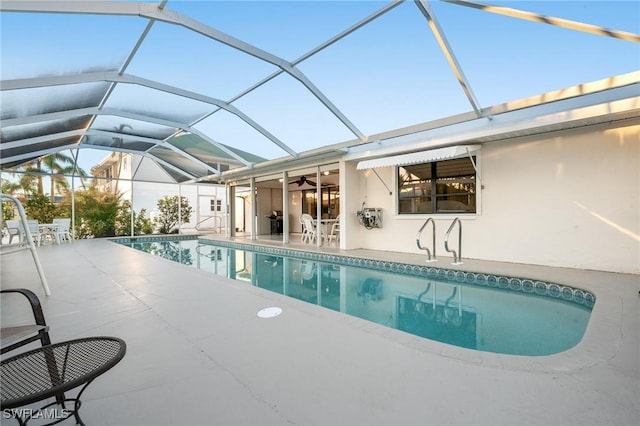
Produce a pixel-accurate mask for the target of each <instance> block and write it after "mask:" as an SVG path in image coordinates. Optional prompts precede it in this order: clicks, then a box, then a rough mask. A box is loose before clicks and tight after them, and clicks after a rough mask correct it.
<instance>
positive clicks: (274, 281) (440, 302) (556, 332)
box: [114, 236, 595, 356]
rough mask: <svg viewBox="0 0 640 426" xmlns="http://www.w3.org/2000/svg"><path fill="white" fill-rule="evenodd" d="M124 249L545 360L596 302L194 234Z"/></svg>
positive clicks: (553, 287) (554, 288) (559, 290)
mask: <svg viewBox="0 0 640 426" xmlns="http://www.w3.org/2000/svg"><path fill="white" fill-rule="evenodd" d="M114 241H115V242H117V243H120V244H123V245H126V246H129V247H132V248H134V249H137V250H141V251H144V252H147V253H150V254H153V255H156V256H160V257H164V258H167V259H170V260H173V261H176V262H180V263H182V264H185V265H189V266H192V267H196V268H199V269H201V270H204V271H208V272H210V273H213V274H216V275H220V276H224V277H228V278H232V279H235V280H239V281H243V282H246V283H247V284H250V285H253V286H256V287H260V288H263V289H266V290H269V291H274V292H277V293H280V294H284V295H286V296H289V297H293V298H296V299H299V300H303V301H306V302H309V303H313V304H316V305H319V306H322V307H324V308H328V309H332V310H335V311H339V312H342V313H345V314H348V315H352V316H356V317H359V318H362V319H366V320H368V321H373V322H376V323H379V324H382V325H385V326H388V327H391V328H395V329H398V330H401V331H404V332H408V333H411V334H414V335H417V336H421V337H424V338H427V339H432V340H436V341H439V342H442V343H446V344H451V345H456V346H460V347H464V348H468V349H474V350H479V351H485V352H495V353H503V354H510V355H527V356H540V355H550V354H554V353H558V352H562V351H565V350H567V349H570V348H571V347H573V346H575V345H576V344H577V343H578V342H579V341H580V340H581V338H582V336H583V334H584V331H585V329H586V326H587V323H588V321H589V317H590V314H591V308H592V307H593V304H594V303H595V297H594V296H593V294H591V293H590V292H587V291H584V290H581V289H576V288H572V287H567V286H562V285H559V284H555V283H548V282H541V281H535V280H530V279H526V278H525V279H523V278H512V277H501V276H495V275H488V274H478V273H473V272H461V271H452V270H447V269H442V268H435V267H431V266H417V265H406V264H402V263H395V262H387V261H379V260H368V259H361V258H355V257H349V256H341V255H332V254H326V253H317V252H311V251H309V252H307V251H294V250H289V249H284V248H279V247H265V246H255V245H249V244H242V243H234V242H228V241H215V242H213V241H205V240H198V239H197V238H196V237H194V236H181V237H164V238H162V239H160V238H154V237H140V238H119V239H115V240H114Z"/></svg>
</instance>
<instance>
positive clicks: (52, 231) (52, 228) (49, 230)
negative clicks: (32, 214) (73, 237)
mask: <svg viewBox="0 0 640 426" xmlns="http://www.w3.org/2000/svg"><path fill="white" fill-rule="evenodd" d="M38 232H39V234H40V235H44V236H47V235H50V236H52V237H53V238H54V241H55V242H56V244H60V236H59V235H58V224H57V223H39V224H38Z"/></svg>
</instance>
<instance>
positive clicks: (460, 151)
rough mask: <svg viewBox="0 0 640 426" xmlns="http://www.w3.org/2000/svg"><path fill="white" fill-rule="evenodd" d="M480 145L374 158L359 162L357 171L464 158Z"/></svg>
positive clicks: (449, 147) (457, 146) (478, 148)
mask: <svg viewBox="0 0 640 426" xmlns="http://www.w3.org/2000/svg"><path fill="white" fill-rule="evenodd" d="M480 146H481V145H456V146H448V147H446V148H438V149H430V150H428V151H420V152H411V153H409V154H402V155H394V156H391V157H382V158H375V159H373V160H364V161H360V162H359V163H358V165H357V166H356V168H357V169H358V170H365V169H374V168H377V167H390V166H406V165H407V164H417V163H429V162H432V161H437V160H447V159H452V158H459V157H465V156H467V155H469V153H472V152H474V151H479V150H480Z"/></svg>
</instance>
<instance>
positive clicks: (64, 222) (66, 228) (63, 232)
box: [53, 218, 73, 242]
mask: <svg viewBox="0 0 640 426" xmlns="http://www.w3.org/2000/svg"><path fill="white" fill-rule="evenodd" d="M53 224H54V225H58V227H57V230H56V231H55V232H56V233H57V234H58V238H57V240H58V241H59V242H63V241H68V242H71V240H72V239H73V238H72V237H71V229H70V228H71V219H69V218H60V219H53Z"/></svg>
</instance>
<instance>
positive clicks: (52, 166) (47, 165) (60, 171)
mask: <svg viewBox="0 0 640 426" xmlns="http://www.w3.org/2000/svg"><path fill="white" fill-rule="evenodd" d="M25 170H26V171H27V172H29V171H31V172H37V173H38V175H37V180H38V194H39V195H44V185H43V184H42V173H43V172H48V173H49V175H50V179H51V194H50V199H51V201H52V202H53V201H55V194H56V192H58V193H61V192H63V191H67V190H68V188H69V182H67V178H66V177H65V176H54V175H71V174H73V173H74V171H76V173H77V174H78V175H80V177H85V176H87V174H86V172H85V171H84V170H82V169H81V168H77V170H76V163H75V160H74V159H73V157H70V156H69V155H66V154H63V153H61V152H56V153H54V154H50V155H47V156H46V157H42V158H38V159H36V160H34V161H32V162H29V163H27V164H26V165H25Z"/></svg>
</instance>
